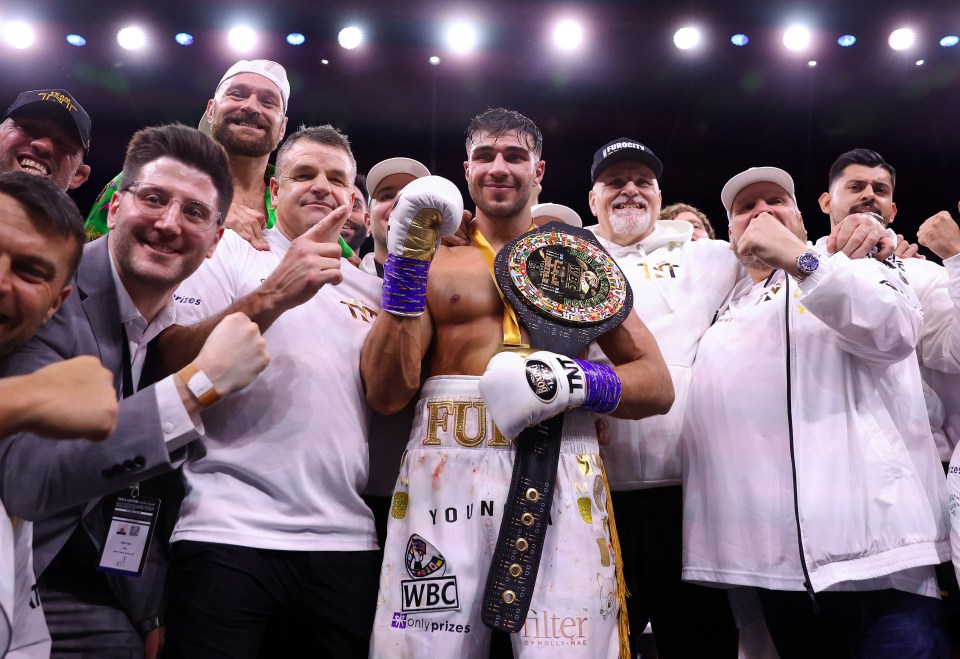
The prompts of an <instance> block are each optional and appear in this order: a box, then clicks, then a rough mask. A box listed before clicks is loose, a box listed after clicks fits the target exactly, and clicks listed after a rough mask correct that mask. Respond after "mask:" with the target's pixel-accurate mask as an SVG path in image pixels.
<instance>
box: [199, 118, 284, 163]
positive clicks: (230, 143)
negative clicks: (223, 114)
mask: <svg viewBox="0 0 960 659" xmlns="http://www.w3.org/2000/svg"><path fill="white" fill-rule="evenodd" d="M210 135H211V137H213V140H214V141H215V142H218V143H219V144H220V146H222V147H223V148H224V150H226V152H227V153H230V154H233V155H237V156H246V157H247V158H262V157H263V156H269V155H270V153H271V152H272V151H273V143H272V140H271V139H270V135H269V129H268V131H267V134H265V135H264V136H263V137H262V138H261V139H259V140H255V141H250V140H243V139H239V138H237V137H235V136H234V135H233V133H231V132H230V122H229V121H228V120H226V119H224V120H223V121H221V122H220V123H218V124H216V125H214V126H211V127H210Z"/></svg>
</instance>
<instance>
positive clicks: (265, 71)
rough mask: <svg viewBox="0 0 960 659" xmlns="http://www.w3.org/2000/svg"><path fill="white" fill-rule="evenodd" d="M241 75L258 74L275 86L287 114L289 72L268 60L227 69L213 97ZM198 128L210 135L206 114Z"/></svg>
mask: <svg viewBox="0 0 960 659" xmlns="http://www.w3.org/2000/svg"><path fill="white" fill-rule="evenodd" d="M241 73H256V74H257V75H258V76H263V77H264V78H266V79H267V80H269V81H270V82H272V83H273V84H275V85H276V86H277V89H279V90H280V95H281V96H282V97H283V113H284V114H286V113H287V105H288V102H289V101H290V81H289V80H287V70H286V69H284V68H283V65H281V64H277V63H276V62H274V61H271V60H268V59H252V60H246V59H242V60H240V61H239V62H237V63H235V64H234V65H233V66H231V67H230V68H229V69H227V72H226V73H224V74H223V77H222V78H220V82H218V83H217V88H216V89H215V90H214V92H213V95H214V96H216V95H217V92H218V91H220V88H221V87H222V86H223V83H225V82H226V81H227V80H229V79H230V78H232V77H233V76H235V75H240V74H241ZM197 128H199V129H200V132H201V133H205V134H207V135H209V134H210V122H208V121H207V113H206V112H204V113H203V117H202V118H201V119H200V125H199V126H198V127H197Z"/></svg>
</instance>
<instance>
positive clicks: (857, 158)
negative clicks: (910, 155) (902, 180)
mask: <svg viewBox="0 0 960 659" xmlns="http://www.w3.org/2000/svg"><path fill="white" fill-rule="evenodd" d="M850 165H863V166H864V167H883V168H884V169H885V170H887V172H888V173H889V174H890V183H892V184H893V186H894V187H896V185H897V172H896V170H895V169H894V168H893V165H891V164H890V163H888V162H887V161H886V160H884V159H883V156H881V155H880V154H879V153H877V152H876V151H874V150H872V149H851V150H850V151H847V152H846V153H842V154H840V157H839V158H837V159H836V160H835V161H834V162H833V165H831V166H830V176H829V177H828V179H827V189H828V190H829V189H830V187H831V186H832V185H833V183H834V181H836V180H837V179H838V178H840V176H841V175H842V174H843V170H845V169H846V168H847V167H849V166H850Z"/></svg>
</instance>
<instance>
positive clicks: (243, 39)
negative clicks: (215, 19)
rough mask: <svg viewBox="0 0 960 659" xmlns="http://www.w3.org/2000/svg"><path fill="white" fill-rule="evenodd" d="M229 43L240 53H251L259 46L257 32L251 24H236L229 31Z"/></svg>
mask: <svg viewBox="0 0 960 659" xmlns="http://www.w3.org/2000/svg"><path fill="white" fill-rule="evenodd" d="M227 43H229V44H230V47H231V48H233V49H234V50H235V51H237V52H238V53H249V52H250V51H251V50H253V49H254V48H255V47H256V46H257V33H256V32H255V31H254V30H253V28H252V27H250V26H249V25H236V26H234V27H232V28H230V31H229V32H227Z"/></svg>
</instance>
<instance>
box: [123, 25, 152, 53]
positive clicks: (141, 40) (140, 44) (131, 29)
mask: <svg viewBox="0 0 960 659" xmlns="http://www.w3.org/2000/svg"><path fill="white" fill-rule="evenodd" d="M117 43H118V44H120V47H121V48H123V49H124V50H141V49H143V48H144V47H145V46H146V45H147V33H146V32H144V31H143V29H142V28H140V27H138V26H136V25H128V26H127V27H124V28H121V29H120V30H118V31H117Z"/></svg>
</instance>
